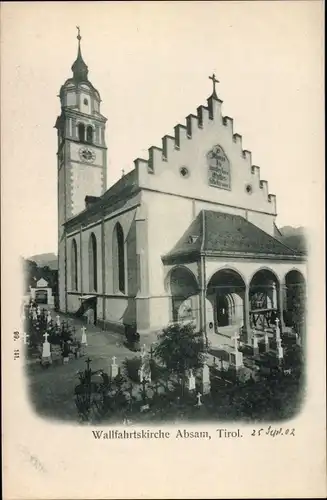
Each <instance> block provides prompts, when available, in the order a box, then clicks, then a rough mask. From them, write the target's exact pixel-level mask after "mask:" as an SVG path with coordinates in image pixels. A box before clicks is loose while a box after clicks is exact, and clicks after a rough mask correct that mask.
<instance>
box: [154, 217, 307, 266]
mask: <svg viewBox="0 0 327 500" xmlns="http://www.w3.org/2000/svg"><path fill="white" fill-rule="evenodd" d="M201 252H202V253H203V254H205V255H217V256H219V255H221V256H231V257H235V258H237V257H239V258H242V257H243V258H244V257H258V258H264V257H266V258H277V259H281V258H286V259H295V260H298V259H301V260H302V259H303V258H304V256H303V255H302V254H300V253H299V252H297V251H296V250H293V249H291V248H289V247H287V246H286V245H284V244H283V243H281V242H280V241H279V240H277V239H276V238H274V237H273V236H271V235H270V234H268V233H266V232H265V231H263V230H262V229H260V228H259V227H257V226H255V225H254V224H252V223H251V222H249V221H248V220H246V219H245V218H244V217H242V216H240V215H233V214H228V213H222V212H215V211H212V210H202V211H201V212H200V213H199V214H198V215H197V217H196V218H195V219H194V220H193V222H192V223H191V224H190V226H189V227H188V229H187V230H186V231H185V233H184V234H183V236H182V237H181V238H180V240H179V241H178V242H177V243H176V245H175V246H174V248H173V249H172V250H171V251H170V252H169V253H168V254H166V255H165V256H163V257H162V260H163V262H166V263H169V262H171V261H176V260H180V259H183V260H188V261H191V260H193V259H194V260H196V259H197V258H198V257H199V256H200V254H201Z"/></svg>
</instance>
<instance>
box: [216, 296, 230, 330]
mask: <svg viewBox="0 0 327 500" xmlns="http://www.w3.org/2000/svg"><path fill="white" fill-rule="evenodd" d="M216 321H217V325H218V326H228V325H229V321H230V318H229V311H228V301H227V297H226V295H219V294H218V295H217V297H216Z"/></svg>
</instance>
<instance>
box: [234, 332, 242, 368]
mask: <svg viewBox="0 0 327 500" xmlns="http://www.w3.org/2000/svg"><path fill="white" fill-rule="evenodd" d="M239 338H240V334H239V333H238V332H236V333H235V335H234V337H232V340H234V356H235V368H236V370H238V369H239V368H242V367H243V353H242V352H240V351H239V350H238V345H239V344H238V342H239Z"/></svg>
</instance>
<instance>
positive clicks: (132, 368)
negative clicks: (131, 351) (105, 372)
mask: <svg viewBox="0 0 327 500" xmlns="http://www.w3.org/2000/svg"><path fill="white" fill-rule="evenodd" d="M140 366H141V358H139V357H138V356H134V358H126V359H125V360H124V361H123V363H122V369H123V373H124V375H125V376H126V377H128V378H129V379H130V380H132V381H133V382H139V374H138V371H139V369H140Z"/></svg>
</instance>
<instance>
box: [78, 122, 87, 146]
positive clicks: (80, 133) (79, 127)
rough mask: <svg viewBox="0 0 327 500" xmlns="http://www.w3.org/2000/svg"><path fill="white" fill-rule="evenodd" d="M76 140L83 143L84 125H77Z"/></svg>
mask: <svg viewBox="0 0 327 500" xmlns="http://www.w3.org/2000/svg"><path fill="white" fill-rule="evenodd" d="M78 139H79V141H80V142H85V125H84V123H79V124H78Z"/></svg>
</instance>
